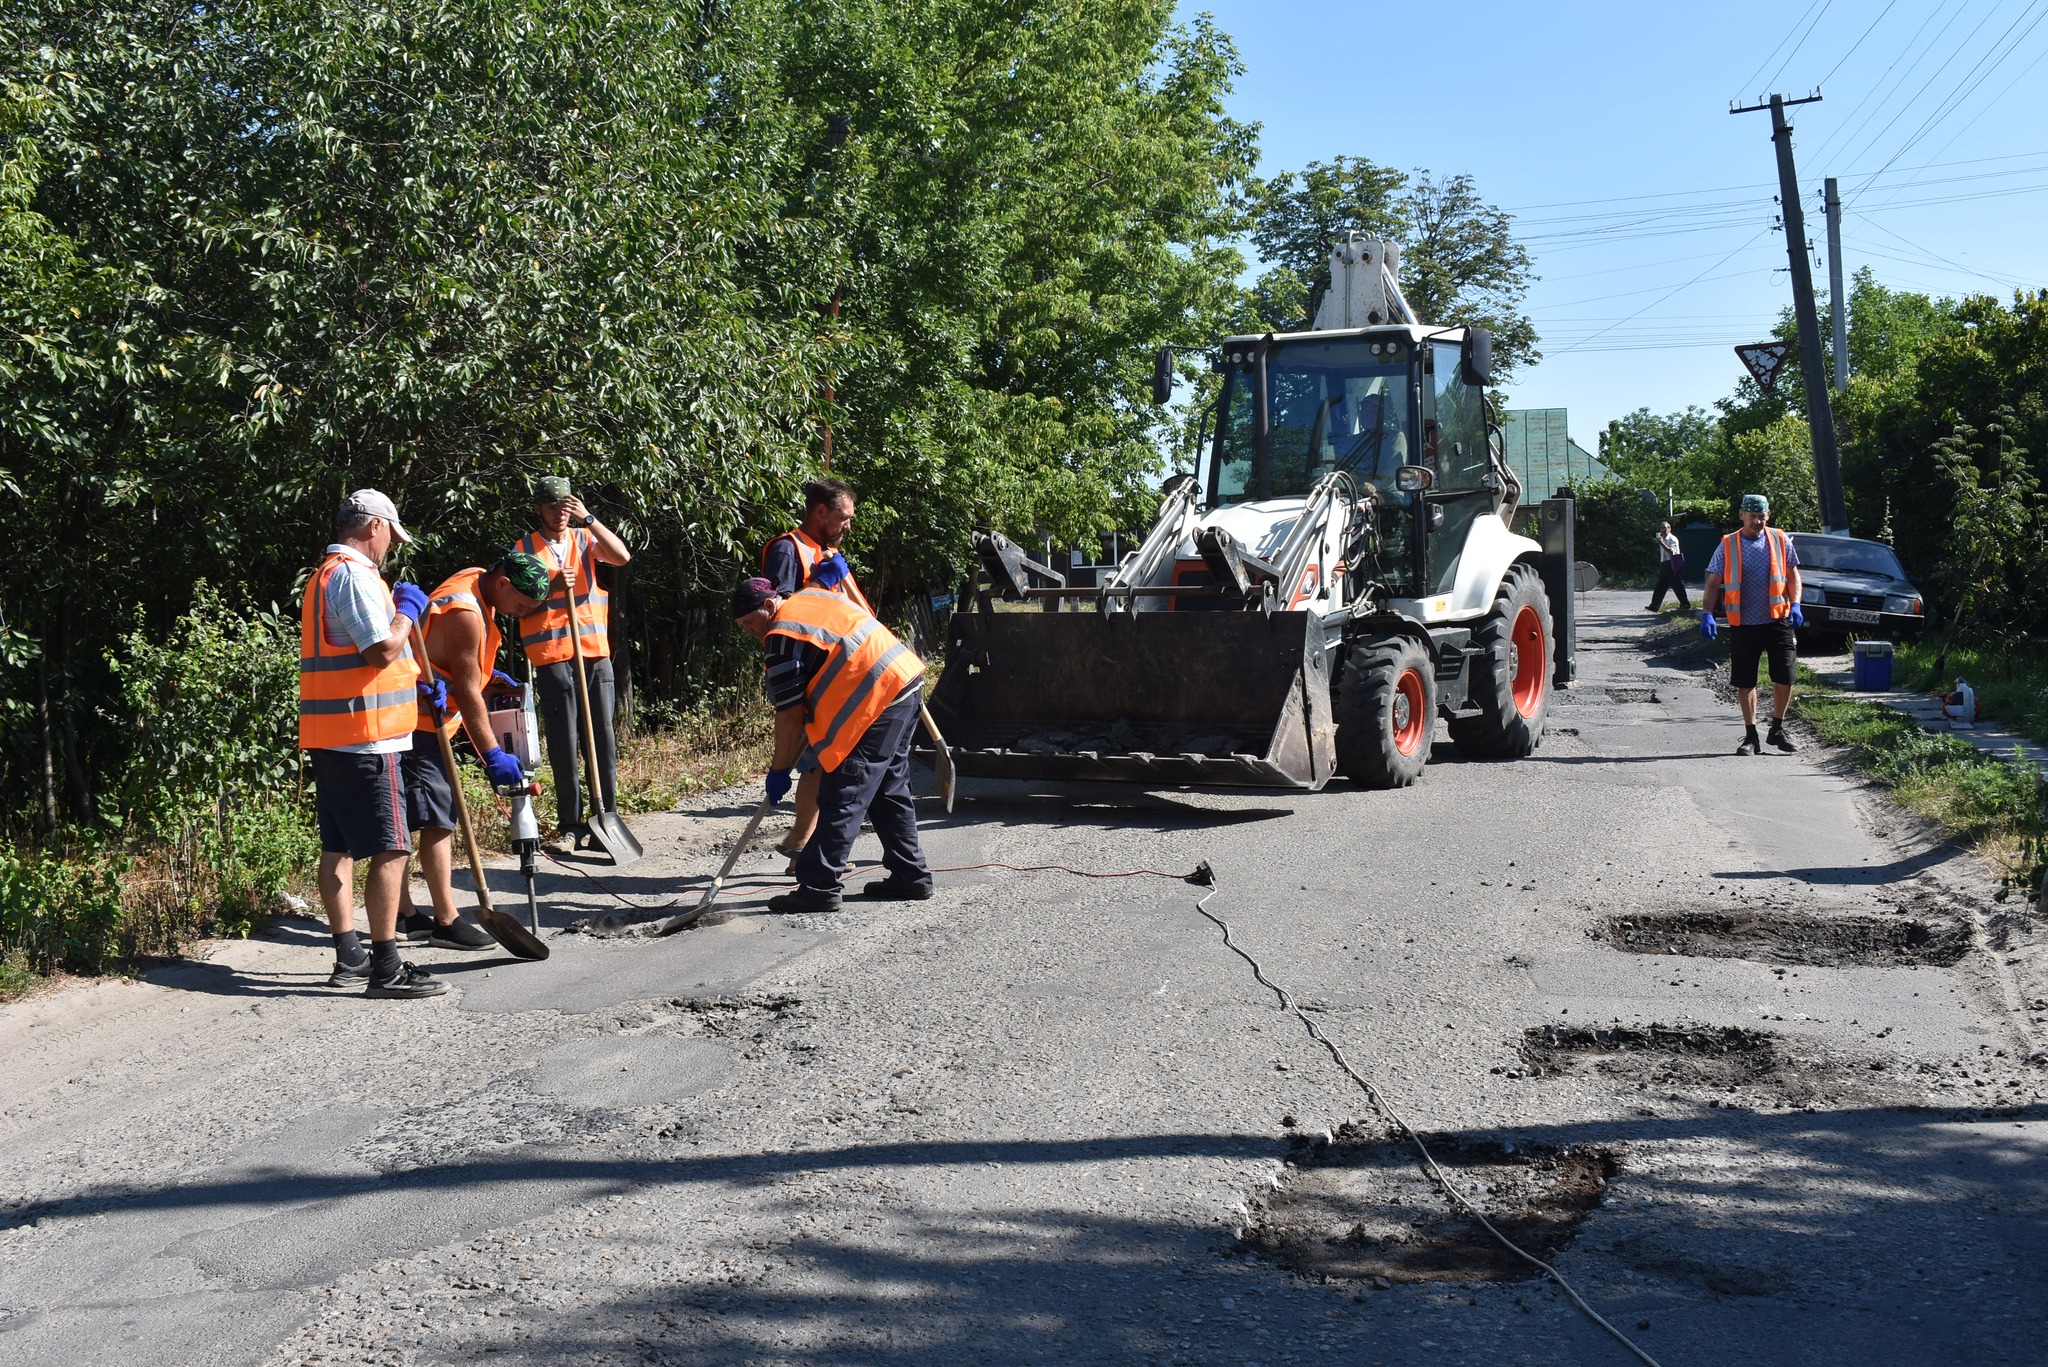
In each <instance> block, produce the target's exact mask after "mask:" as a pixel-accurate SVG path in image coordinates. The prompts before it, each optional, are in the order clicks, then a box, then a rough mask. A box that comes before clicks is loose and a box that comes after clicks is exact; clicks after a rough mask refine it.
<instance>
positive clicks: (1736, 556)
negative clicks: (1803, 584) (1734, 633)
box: [1721, 527, 1792, 627]
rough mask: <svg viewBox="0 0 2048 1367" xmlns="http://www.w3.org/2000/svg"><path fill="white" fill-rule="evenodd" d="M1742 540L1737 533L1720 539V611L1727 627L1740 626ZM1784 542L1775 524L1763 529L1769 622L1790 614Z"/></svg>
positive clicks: (1788, 579) (1790, 601)
mask: <svg viewBox="0 0 2048 1367" xmlns="http://www.w3.org/2000/svg"><path fill="white" fill-rule="evenodd" d="M1742 541H1743V536H1742V533H1741V532H1730V533H1728V535H1726V536H1724V537H1722V538H1721V610H1722V611H1723V612H1725V613H1726V614H1727V616H1728V625H1729V626H1731V627H1739V626H1741V625H1742ZM1788 544H1789V542H1788V540H1787V538H1786V536H1785V533H1783V532H1781V531H1779V530H1778V529H1777V528H1776V527H1766V528H1764V550H1765V552H1766V553H1767V555H1768V557H1769V560H1770V573H1769V577H1768V579H1767V580H1766V584H1767V586H1768V588H1769V589H1770V595H1769V612H1770V616H1771V620H1772V621H1776V620H1778V619H1779V618H1781V617H1788V616H1790V615H1791V613H1792V599H1791V597H1790V595H1789V594H1788V592H1787V590H1788V589H1789V588H1790V587H1791V582H1792V578H1791V569H1790V566H1788V565H1787V564H1786V563H1785V562H1786V559H1787V557H1786V555H1785V549H1786V546H1787V545H1788Z"/></svg>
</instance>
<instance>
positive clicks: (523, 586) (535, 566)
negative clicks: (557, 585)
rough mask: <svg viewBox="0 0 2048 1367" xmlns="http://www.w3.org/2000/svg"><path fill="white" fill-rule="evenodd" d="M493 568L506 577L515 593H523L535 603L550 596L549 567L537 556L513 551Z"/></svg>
mask: <svg viewBox="0 0 2048 1367" xmlns="http://www.w3.org/2000/svg"><path fill="white" fill-rule="evenodd" d="M491 568H493V569H495V570H497V571H498V573H500V574H502V575H504V576H505V582H506V583H508V584H510V585H511V586H512V589H513V592H515V593H522V594H524V595H526V596H527V597H528V598H531V599H533V600H534V601H535V602H539V601H540V600H542V599H544V598H546V597H547V596H548V579H549V575H548V567H547V566H546V565H545V564H543V563H542V562H541V558H540V557H539V556H537V555H528V554H527V553H526V552H525V551H513V552H511V553H510V554H508V555H507V556H506V557H505V558H504V559H503V560H500V561H499V562H498V563H497V564H496V565H493V566H492V567H491Z"/></svg>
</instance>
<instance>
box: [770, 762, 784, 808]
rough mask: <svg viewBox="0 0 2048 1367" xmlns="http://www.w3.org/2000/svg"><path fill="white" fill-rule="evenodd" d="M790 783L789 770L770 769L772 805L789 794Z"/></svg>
mask: <svg viewBox="0 0 2048 1367" xmlns="http://www.w3.org/2000/svg"><path fill="white" fill-rule="evenodd" d="M789 783H790V778H789V770H787V769H770V770H769V771H768V783H767V787H768V801H769V803H770V804H771V805H772V804H774V803H777V802H780V801H782V799H784V798H786V797H788V796H789Z"/></svg>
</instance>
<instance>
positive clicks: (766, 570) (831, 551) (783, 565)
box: [761, 475, 874, 873]
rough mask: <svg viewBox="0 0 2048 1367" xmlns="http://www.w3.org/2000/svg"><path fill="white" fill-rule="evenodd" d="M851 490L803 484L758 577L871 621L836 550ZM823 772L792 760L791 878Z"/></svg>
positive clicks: (849, 522)
mask: <svg viewBox="0 0 2048 1367" xmlns="http://www.w3.org/2000/svg"><path fill="white" fill-rule="evenodd" d="M854 505H855V499H854V492H853V486H852V485H851V484H848V483H847V482H846V481H845V480H843V479H835V478H833V477H832V476H830V475H827V476H826V477H824V478H823V479H811V480H805V481H804V520H803V521H802V522H801V523H799V524H798V525H797V526H795V527H792V528H791V529H790V530H788V531H786V532H784V533H783V534H782V535H781V536H778V537H776V538H775V539H774V540H773V541H770V542H769V543H768V544H767V545H766V546H763V547H762V548H761V576H762V577H763V578H764V579H766V580H767V581H768V582H769V583H771V584H773V585H774V586H775V591H776V593H778V594H780V595H781V596H782V597H784V598H787V597H789V596H790V595H791V594H793V593H795V592H796V591H797V590H798V589H801V588H803V587H804V586H805V585H806V584H815V585H816V586H817V587H818V588H822V589H825V590H827V591H828V592H831V593H836V594H838V595H839V596H840V597H842V598H845V599H846V600H847V601H848V602H850V603H853V604H856V605H857V606H858V607H859V608H860V609H861V611H863V612H866V613H868V614H870V615H872V614H873V612H874V609H873V608H871V607H869V606H868V600H867V598H866V596H865V595H863V594H862V593H861V591H860V585H859V584H858V583H857V582H855V580H854V577H853V570H852V568H851V567H850V566H848V565H847V563H846V556H845V555H844V554H843V553H841V551H840V549H839V546H840V543H841V542H842V541H844V540H845V539H846V533H847V529H848V528H850V527H852V526H853V513H854ZM822 779H823V771H822V770H821V769H819V768H818V757H817V755H816V754H815V753H814V752H813V751H812V750H811V748H810V747H809V746H808V745H807V746H805V747H804V752H803V753H802V754H801V755H799V756H797V760H796V815H795V818H794V819H793V820H792V821H791V822H790V825H789V834H788V835H785V836H784V837H783V838H782V843H781V844H779V845H777V846H776V847H775V852H776V853H777V854H779V855H782V856H783V857H784V858H786V859H788V860H789V861H790V868H789V871H790V872H791V873H794V872H796V862H795V861H796V857H797V856H798V855H799V854H802V853H803V848H804V846H805V845H807V844H809V843H810V839H811V836H812V834H813V833H815V832H816V831H817V829H818V784H819V783H820V782H821V781H822Z"/></svg>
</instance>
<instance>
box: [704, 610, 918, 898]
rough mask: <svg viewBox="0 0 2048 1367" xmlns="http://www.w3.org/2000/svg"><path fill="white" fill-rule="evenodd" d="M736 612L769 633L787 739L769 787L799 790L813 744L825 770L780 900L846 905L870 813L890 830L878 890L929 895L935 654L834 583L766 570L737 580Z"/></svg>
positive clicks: (749, 629)
mask: <svg viewBox="0 0 2048 1367" xmlns="http://www.w3.org/2000/svg"><path fill="white" fill-rule="evenodd" d="M732 614H733V617H734V618H735V619H736V620H737V621H738V622H739V624H740V627H741V629H742V630H744V631H745V632H746V633H747V634H748V635H749V636H752V637H753V638H754V639H755V640H757V641H759V642H761V645H762V654H763V657H764V664H765V667H766V669H767V679H766V684H767V689H768V701H769V703H770V704H771V705H772V706H773V707H774V708H775V746H774V751H773V753H772V755H771V757H770V759H769V766H768V775H767V781H766V788H767V793H768V799H769V801H771V802H780V801H781V800H782V799H783V797H784V796H785V795H786V794H787V793H788V792H789V788H790V768H791V766H792V765H794V764H795V763H796V759H797V756H798V755H799V754H801V753H802V752H803V750H804V748H805V746H806V745H807V744H808V745H809V747H810V748H811V749H812V750H813V751H814V752H815V753H816V755H817V757H818V767H819V770H820V771H821V773H822V775H823V777H822V778H821V779H820V780H819V786H818V829H817V833H816V834H815V835H813V836H812V837H811V839H810V840H809V842H807V843H806V844H805V845H804V847H803V852H802V854H800V855H799V856H798V857H797V861H796V876H797V889H796V891H795V892H787V893H783V894H781V895H780V896H777V897H773V898H770V899H769V902H768V906H769V908H770V909H771V910H774V911H782V912H793V911H837V910H839V906H840V896H841V891H842V885H843V882H844V879H845V875H846V869H847V864H848V861H849V860H850V858H851V857H852V854H853V842H854V838H855V837H856V836H858V835H859V834H860V828H861V823H862V821H863V820H867V821H872V822H873V823H874V827H875V834H876V835H877V836H879V837H881V841H882V864H883V867H884V868H885V869H887V871H888V874H887V876H886V877H884V878H881V879H878V880H876V881H874V882H871V883H869V884H868V885H867V886H866V888H864V889H863V894H864V895H865V896H868V897H872V898H878V899H883V900H889V901H923V900H924V899H925V898H928V897H930V896H931V895H932V875H931V870H930V868H929V867H928V866H927V865H926V864H925V859H924V850H923V847H922V846H921V845H920V844H919V842H918V838H917V809H916V806H915V804H914V803H913V801H912V799H911V796H910V741H911V737H912V735H913V734H914V733H915V732H916V730H917V725H918V708H919V705H920V703H921V702H922V700H923V694H924V690H923V687H922V684H923V679H924V664H923V662H922V661H920V660H919V659H918V658H917V656H916V655H914V654H912V653H911V650H910V648H909V647H908V646H906V645H904V644H903V643H902V642H901V641H899V640H897V639H896V637H895V635H894V633H892V632H891V631H890V630H889V629H888V628H887V627H885V626H883V625H882V624H881V623H880V622H878V621H876V620H875V618H874V616H873V615H872V614H871V613H868V612H866V611H864V610H862V609H861V608H859V607H856V606H855V605H854V604H853V603H852V602H851V601H850V600H848V599H846V598H844V597H842V596H840V595H839V594H837V593H833V592H831V591H830V590H828V589H822V588H806V589H799V590H798V591H797V592H796V593H794V594H791V595H789V596H788V597H784V596H783V595H781V594H779V593H777V592H776V591H775V586H774V585H773V584H771V583H769V582H768V580H766V579H761V578H756V579H746V580H742V581H741V582H740V585H739V587H738V588H736V589H734V590H733V596H732Z"/></svg>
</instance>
